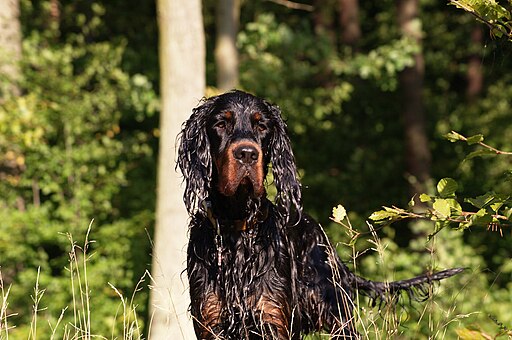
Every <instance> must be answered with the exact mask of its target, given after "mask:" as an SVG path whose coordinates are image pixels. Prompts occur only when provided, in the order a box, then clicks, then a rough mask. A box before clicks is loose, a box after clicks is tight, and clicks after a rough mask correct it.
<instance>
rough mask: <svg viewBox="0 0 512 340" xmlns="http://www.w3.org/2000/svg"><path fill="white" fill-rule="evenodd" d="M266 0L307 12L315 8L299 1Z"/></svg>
mask: <svg viewBox="0 0 512 340" xmlns="http://www.w3.org/2000/svg"><path fill="white" fill-rule="evenodd" d="M267 1H270V2H274V3H276V4H278V5H281V6H285V7H287V8H290V9H300V10H303V11H308V12H313V10H314V9H315V7H313V6H311V5H306V4H301V3H298V2H293V1H289V0H267Z"/></svg>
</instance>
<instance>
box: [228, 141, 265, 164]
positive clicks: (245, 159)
mask: <svg viewBox="0 0 512 340" xmlns="http://www.w3.org/2000/svg"><path fill="white" fill-rule="evenodd" d="M233 154H234V156H235V159H236V160H237V161H239V162H241V163H243V164H253V163H255V162H256V161H257V160H258V156H259V153H258V150H256V148H255V147H253V146H251V145H240V146H239V147H237V148H235V150H233Z"/></svg>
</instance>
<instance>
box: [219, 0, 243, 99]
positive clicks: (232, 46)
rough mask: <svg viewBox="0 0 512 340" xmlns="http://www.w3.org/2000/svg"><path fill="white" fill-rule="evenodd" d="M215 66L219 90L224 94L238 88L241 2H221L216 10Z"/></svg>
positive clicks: (232, 0)
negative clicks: (237, 44)
mask: <svg viewBox="0 0 512 340" xmlns="http://www.w3.org/2000/svg"><path fill="white" fill-rule="evenodd" d="M216 11H217V12H216V27H217V40H216V42H215V65H216V67H217V88H218V89H219V90H221V91H222V92H225V91H228V90H231V89H234V88H236V87H237V86H238V50H237V48H236V36H237V34H238V26H239V24H240V0H219V1H217V8H216Z"/></svg>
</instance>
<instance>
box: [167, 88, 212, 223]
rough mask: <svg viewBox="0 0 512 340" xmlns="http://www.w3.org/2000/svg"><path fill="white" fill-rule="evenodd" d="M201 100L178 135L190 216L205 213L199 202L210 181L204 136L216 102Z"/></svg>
mask: <svg viewBox="0 0 512 340" xmlns="http://www.w3.org/2000/svg"><path fill="white" fill-rule="evenodd" d="M216 98H217V97H212V98H209V99H204V100H203V103H202V104H201V105H200V106H198V107H196V108H195V109H193V111H192V115H191V116H190V118H189V119H188V120H187V121H186V122H185V123H184V124H183V128H182V130H181V132H180V134H179V135H178V141H179V149H178V162H177V165H176V167H179V168H180V170H181V173H182V174H183V178H184V181H185V193H184V195H183V200H184V202H185V206H186V207H187V211H188V213H189V214H190V215H192V214H194V213H195V212H196V211H198V210H201V211H204V208H203V207H202V202H203V201H204V200H205V199H206V197H207V196H208V191H209V189H210V188H209V185H210V183H211V180H212V157H211V155H210V141H209V140H208V135H207V133H206V122H207V120H208V117H209V116H210V114H211V113H212V111H213V109H214V104H215V99H216Z"/></svg>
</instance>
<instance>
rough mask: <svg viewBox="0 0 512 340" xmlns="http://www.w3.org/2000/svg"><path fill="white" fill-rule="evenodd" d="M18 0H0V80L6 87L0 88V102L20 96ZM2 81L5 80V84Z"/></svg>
mask: <svg viewBox="0 0 512 340" xmlns="http://www.w3.org/2000/svg"><path fill="white" fill-rule="evenodd" d="M19 16H20V3H19V0H0V78H2V80H3V81H2V83H4V84H5V83H7V84H8V85H7V86H2V88H0V101H2V98H5V97H7V96H10V95H14V96H17V95H19V94H20V89H19V87H18V83H17V82H18V80H19V75H20V70H19V65H18V62H19V60H20V58H21V25H20V20H19ZM4 79H7V82H5V80H4Z"/></svg>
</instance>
